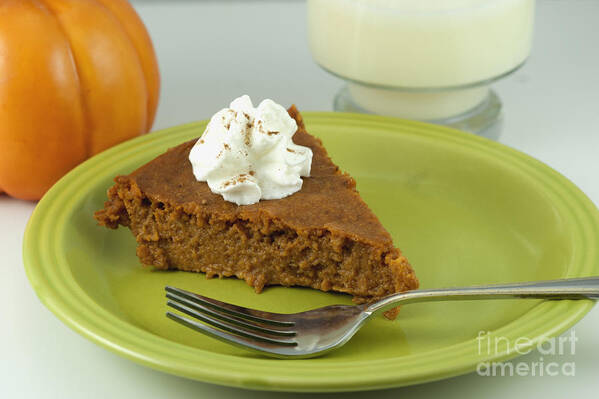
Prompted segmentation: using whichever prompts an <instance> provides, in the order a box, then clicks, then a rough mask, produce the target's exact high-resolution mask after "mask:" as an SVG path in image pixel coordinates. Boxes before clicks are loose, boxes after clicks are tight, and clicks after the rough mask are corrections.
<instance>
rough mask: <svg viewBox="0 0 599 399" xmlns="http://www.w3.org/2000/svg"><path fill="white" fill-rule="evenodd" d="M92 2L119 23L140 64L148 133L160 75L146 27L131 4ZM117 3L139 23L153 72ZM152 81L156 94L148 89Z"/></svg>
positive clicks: (154, 112) (155, 109) (154, 114)
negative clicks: (148, 67) (148, 68)
mask: <svg viewBox="0 0 599 399" xmlns="http://www.w3.org/2000/svg"><path fill="white" fill-rule="evenodd" d="M92 1H93V2H94V3H97V4H99V5H101V6H102V7H103V8H104V9H106V10H107V11H108V12H109V14H110V15H111V16H112V17H114V18H115V19H116V20H117V21H118V22H119V25H120V26H121V29H122V30H123V32H124V33H125V36H127V39H128V40H129V42H130V43H131V46H132V47H133V48H134V49H135V54H136V55H137V60H138V62H139V64H140V68H141V70H142V73H143V76H144V86H145V88H146V109H147V118H146V126H145V131H146V132H148V131H150V129H151V128H152V125H153V124H154V118H155V117H156V111H157V108H158V99H159V94H160V74H159V71H158V61H157V60H155V56H156V55H155V50H154V46H153V44H152V40H151V39H150V34H149V32H148V31H147V28H146V26H145V25H144V23H143V21H142V20H141V18H140V17H139V15H138V14H137V12H136V11H135V9H133V8H132V6H131V4H130V3H129V2H128V1H127V0H124V1H123V2H119V1H116V0H109V1H105V0H92ZM117 3H119V4H122V7H123V8H129V7H130V8H131V11H133V13H132V14H133V15H132V17H133V18H136V19H138V20H139V22H140V24H139V28H140V29H142V30H143V31H144V32H143V33H144V35H145V36H147V38H148V44H149V49H150V50H151V52H152V56H153V57H154V61H155V62H154V63H153V64H154V66H155V70H154V71H150V70H146V68H145V62H144V59H145V57H144V55H143V53H142V49H141V48H139V47H138V46H137V41H136V40H134V35H133V34H132V33H131V32H130V31H129V30H128V29H127V26H130V25H131V23H130V21H126V20H125V17H124V16H123V15H121V14H120V13H119V12H118V11H116V10H117V9H118V8H119V7H120V5H117ZM108 4H110V5H111V6H108ZM125 12H127V11H125ZM121 17H123V18H121ZM152 69H153V68H152ZM154 74H155V76H152V75H154ZM152 79H155V80H156V91H157V92H156V94H155V93H154V92H153V91H152V90H151V88H150V84H151V81H152Z"/></svg>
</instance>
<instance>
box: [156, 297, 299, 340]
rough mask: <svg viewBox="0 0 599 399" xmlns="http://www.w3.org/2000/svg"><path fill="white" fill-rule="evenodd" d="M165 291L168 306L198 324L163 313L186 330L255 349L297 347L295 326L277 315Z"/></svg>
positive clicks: (185, 318)
mask: <svg viewBox="0 0 599 399" xmlns="http://www.w3.org/2000/svg"><path fill="white" fill-rule="evenodd" d="M165 290H166V297H167V298H168V301H167V305H168V306H170V307H171V308H173V309H176V310H178V311H179V312H181V313H184V314H186V315H188V316H191V317H193V318H194V319H197V320H199V321H201V323H198V322H197V321H195V320H191V319H189V318H187V317H183V316H181V315H179V314H177V313H173V312H167V313H166V316H167V317H168V318H170V319H172V320H174V321H176V322H178V323H180V324H182V325H184V326H186V327H189V328H192V329H194V330H196V331H199V332H202V333H204V334H207V335H210V336H212V337H214V338H217V339H220V340H224V341H226V342H229V343H236V344H238V345H241V346H244V347H247V346H250V347H254V348H255V349H259V348H261V347H262V348H263V347H264V346H268V345H269V344H271V345H277V346H280V345H284V346H296V345H297V343H296V342H295V340H294V339H293V337H294V336H295V335H296V333H295V331H294V329H293V327H294V323H293V322H290V321H285V320H277V319H276V317H275V318H273V316H280V315H275V314H272V313H268V312H262V311H259V310H255V309H248V308H244V307H241V306H236V305H232V304H229V303H225V302H221V301H217V300H215V299H212V298H208V297H204V296H201V295H198V294H194V293H192V292H189V291H185V290H182V289H179V288H174V287H170V286H166V287H165ZM204 323H205V324H204ZM207 324H208V325H207ZM210 326H213V327H216V328H213V327H210Z"/></svg>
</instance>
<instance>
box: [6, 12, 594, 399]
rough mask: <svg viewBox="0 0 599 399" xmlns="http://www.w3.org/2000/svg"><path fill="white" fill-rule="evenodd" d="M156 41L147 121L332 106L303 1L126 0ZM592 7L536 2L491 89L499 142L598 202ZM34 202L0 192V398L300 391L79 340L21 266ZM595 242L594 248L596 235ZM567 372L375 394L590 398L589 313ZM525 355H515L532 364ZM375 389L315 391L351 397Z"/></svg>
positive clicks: (468, 378)
mask: <svg viewBox="0 0 599 399" xmlns="http://www.w3.org/2000/svg"><path fill="white" fill-rule="evenodd" d="M134 4H135V6H136V8H137V9H138V11H139V13H140V15H141V16H142V18H143V19H144V21H145V23H146V24H147V26H148V29H149V31H150V33H151V35H152V37H153V39H154V43H155V47H156V51H157V53H158V58H159V60H160V67H161V73H162V82H163V83H162V94H161V100H160V108H159V111H158V117H157V120H156V123H155V125H154V129H160V128H164V127H167V126H171V125H176V124H179V123H183V122H188V121H192V120H199V119H205V118H207V117H209V116H210V115H211V114H212V113H214V112H215V111H216V110H218V109H219V108H221V107H223V106H224V105H226V104H228V102H229V101H230V100H231V99H233V98H234V97H236V96H238V95H240V94H241V93H248V94H250V95H251V96H252V97H253V98H255V99H256V100H259V99H262V98H264V97H271V98H273V99H275V100H277V101H278V102H280V103H282V104H290V103H296V104H298V106H299V107H300V109H302V110H330V109H331V102H332V98H333V95H334V94H335V92H336V91H337V90H338V88H339V87H341V82H340V81H338V80H337V79H335V78H333V77H331V76H328V75H327V74H326V73H324V72H322V71H320V70H319V69H318V68H317V67H316V66H315V65H314V63H313V62H312V60H311V58H310V54H309V51H308V47H307V43H306V28H305V26H306V21H305V3H304V2H302V1H236V2H233V1H198V2H191V1H181V2H177V1H167V0H164V1H158V0H155V1H148V0H146V1H142V0H139V1H136V2H134ZM598 18H599V1H597V0H570V1H568V0H539V1H538V7H537V21H536V28H535V40H534V48H533V53H532V56H531V58H530V60H529V61H528V63H527V64H526V65H525V66H524V68H522V69H521V70H520V71H518V72H517V73H516V74H515V75H513V76H511V77H509V78H507V79H506V80H505V81H503V82H500V83H498V84H497V85H496V86H495V88H496V90H497V91H498V93H499V95H500V96H501V98H502V99H503V101H504V105H505V107H504V110H505V119H504V124H503V131H502V135H501V137H500V139H499V141H500V142H502V143H504V144H507V145H509V146H511V147H514V148H516V149H519V150H521V151H524V152H526V153H528V154H530V155H532V156H534V157H536V158H538V159H540V160H542V161H543V162H545V163H547V164H549V165H550V166H552V167H553V168H555V169H557V170H558V171H560V172H561V173H563V174H564V175H565V176H567V177H568V178H570V179H571V180H572V181H573V182H574V183H575V184H577V185H578V186H579V187H580V188H581V189H582V190H583V191H584V192H585V193H586V194H587V195H588V196H589V197H590V198H591V199H592V200H593V201H594V202H595V203H596V204H599V178H598V174H597V172H598V171H599V159H598V157H597V154H598V152H599V128H598V127H599V47H598V46H599V23H598V22H597V21H598ZM34 206H35V204H34V203H29V202H23V201H18V200H14V199H11V198H8V197H6V196H0V302H1V303H2V312H1V313H0V315H1V319H0V326H1V328H0V397H1V398H12V397H16V398H77V397H84V398H121V397H122V398H125V397H126V398H135V397H143V398H148V399H149V398H164V397H169V398H198V397H204V396H207V397H237V396H243V397H247V398H270V397H280V396H282V397H299V396H301V395H299V394H278V393H262V392H253V391H244V390H240V389H235V388H226V387H219V386H215V385H210V384H205V383H201V382H196V381H190V380H185V379H182V378H178V377H173V376H170V375H167V374H163V373H160V372H156V371H153V370H150V369H147V368H144V367H142V366H138V365H137V364H134V363H132V362H130V361H128V360H125V359H122V358H120V357H118V356H117V355H114V354H112V353H110V352H108V351H106V350H104V349H102V348H100V347H98V346H96V345H94V344H92V343H91V342H88V341H87V340H85V339H84V338H82V337H80V336H79V335H77V334H76V333H74V332H73V331H71V330H70V329H68V328H67V327H66V326H64V325H63V324H62V323H61V322H60V321H58V320H57V319H56V318H55V317H54V316H53V315H52V314H51V313H50V312H49V311H48V310H47V309H46V308H44V307H43V306H42V305H41V303H40V302H39V301H38V299H37V297H36V296H35V293H34V292H33V290H32V289H31V287H30V286H29V283H28V281H27V278H26V276H25V273H24V270H23V265H22V260H21V244H22V236H23V231H24V229H25V224H26V222H27V219H28V217H29V215H30V214H31V212H32V210H33V208H34ZM598 245H599V243H598ZM575 330H576V334H577V336H578V338H579V340H578V342H577V345H576V354H575V355H573V356H553V357H552V356H544V361H545V362H550V361H557V362H559V363H564V362H570V361H574V362H575V363H576V376H575V377H565V376H560V377H538V376H536V377H532V376H531V377H496V378H491V377H481V376H478V375H476V374H470V375H465V376H461V377H456V378H453V379H449V380H445V381H440V382H434V383H429V384H424V385H419V386H413V387H407V388H402V389H392V390H385V391H380V392H377V393H376V395H377V396H379V397H382V398H398V397H407V396H410V397H423V398H424V397H444V398H463V397H485V398H501V397H508V396H509V397H512V398H524V397H544V398H563V397H565V396H566V395H567V396H572V397H580V396H583V395H586V397H596V395H597V392H598V391H599V334H598V333H597V331H599V309H597V308H595V309H593V310H592V311H591V312H590V313H589V314H588V315H587V316H586V317H585V318H584V319H583V320H582V321H581V322H580V323H578V324H577V325H576V327H575ZM539 356H540V355H539V353H536V352H533V353H531V354H530V355H527V356H525V357H522V358H518V359H517V360H516V361H525V362H528V363H530V362H532V361H537V360H538V358H539ZM370 395H373V393H370V394H369V393H354V394H339V395H334V394H330V395H322V396H326V397H334V396H338V397H341V396H343V397H345V398H352V397H355V398H358V397H368V396H370Z"/></svg>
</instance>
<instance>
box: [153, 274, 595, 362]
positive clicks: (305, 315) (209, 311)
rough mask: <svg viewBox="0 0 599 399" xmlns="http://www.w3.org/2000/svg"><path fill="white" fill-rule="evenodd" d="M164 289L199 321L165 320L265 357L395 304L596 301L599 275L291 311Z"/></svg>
mask: <svg viewBox="0 0 599 399" xmlns="http://www.w3.org/2000/svg"><path fill="white" fill-rule="evenodd" d="M165 290H166V297H167V298H168V302H167V305H168V306H170V307H171V308H174V309H176V310H178V311H180V312H182V313H185V314H187V315H189V316H191V317H193V318H195V319H197V320H199V321H201V322H203V323H200V322H198V321H196V320H191V319H189V318H187V317H183V316H181V315H179V314H176V313H173V312H167V313H166V316H167V317H168V318H170V319H172V320H174V321H176V322H178V323H181V324H183V325H184V326H186V327H190V328H192V329H194V330H197V331H199V332H202V333H204V334H206V335H209V336H211V337H214V338H216V339H219V340H221V341H224V342H227V343H230V344H233V345H237V346H240V347H242V348H245V349H249V350H253V351H256V352H260V353H262V354H264V355H267V356H272V357H277V358H308V357H315V356H320V355H323V354H325V353H326V352H329V351H331V350H333V349H336V348H339V347H340V346H342V345H343V344H345V343H346V342H347V341H349V339H350V338H351V337H352V336H353V335H354V334H355V333H356V332H357V331H358V330H359V329H360V327H362V326H363V325H364V323H365V322H366V320H368V319H369V318H371V317H372V316H373V315H375V314H378V313H381V312H384V311H386V310H389V309H391V308H394V307H396V306H398V305H406V304H409V303H414V302H432V301H443V300H472V299H500V298H541V299H593V300H596V299H599V277H586V278H576V279H561V280H550V281H532V282H527V283H516V284H503V285H488V286H477V287H464V288H447V289H433V290H414V291H406V292H402V293H398V294H394V295H390V296H388V297H386V298H383V299H381V300H379V301H377V302H374V303H371V304H364V305H357V306H352V305H332V306H326V307H323V308H318V309H314V310H309V311H307V312H300V313H292V314H281V313H271V312H264V311H261V310H256V309H248V308H244V307H241V306H236V305H232V304H230V303H225V302H221V301H217V300H216V299H212V298H207V297H205V296H202V295H198V294H194V293H192V292H189V291H185V290H182V289H179V288H174V287H169V286H167V287H166V288H165ZM204 323H206V324H204ZM210 325H211V326H213V327H216V328H213V327H211V326H210Z"/></svg>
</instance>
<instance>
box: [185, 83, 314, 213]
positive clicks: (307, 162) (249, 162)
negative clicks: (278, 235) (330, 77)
mask: <svg viewBox="0 0 599 399" xmlns="http://www.w3.org/2000/svg"><path fill="white" fill-rule="evenodd" d="M296 130H297V123H296V122H295V120H294V119H293V118H291V117H290V116H289V114H288V113H287V110H286V109H285V108H283V107H282V106H281V105H279V104H277V103H275V102H274V101H272V100H269V99H266V100H264V101H262V102H261V103H260V104H259V105H258V107H256V108H254V106H253V104H252V100H251V99H250V97H249V96H247V95H244V96H241V97H239V98H237V99H235V100H233V102H232V103H231V105H230V106H229V108H224V109H222V110H220V111H219V112H217V113H216V114H214V116H213V117H212V118H211V119H210V123H208V126H207V127H206V130H205V131H204V134H203V135H202V137H200V138H199V139H198V141H197V142H196V144H195V145H194V146H193V148H192V149H191V151H190V153H189V161H190V162H191V165H192V167H193V174H194V175H195V177H196V179H197V180H199V181H205V182H207V183H208V186H209V187H210V190H212V192H213V193H215V194H220V195H222V196H223V198H224V199H225V200H227V201H230V202H234V203H236V204H237V205H249V204H254V203H256V202H258V201H260V200H261V199H267V200H269V199H280V198H284V197H287V196H289V195H291V194H293V193H295V192H296V191H299V190H300V189H301V188H302V179H301V176H309V175H310V167H311V165H312V150H311V149H310V148H308V147H304V146H300V145H297V144H295V143H293V141H292V140H291V138H292V137H293V135H294V134H295V132H296Z"/></svg>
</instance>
